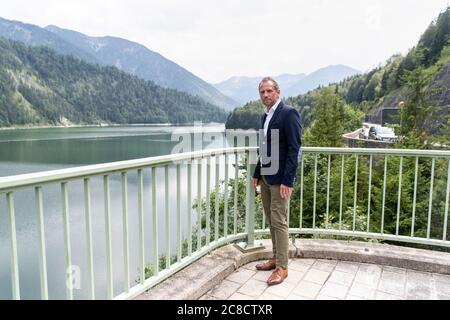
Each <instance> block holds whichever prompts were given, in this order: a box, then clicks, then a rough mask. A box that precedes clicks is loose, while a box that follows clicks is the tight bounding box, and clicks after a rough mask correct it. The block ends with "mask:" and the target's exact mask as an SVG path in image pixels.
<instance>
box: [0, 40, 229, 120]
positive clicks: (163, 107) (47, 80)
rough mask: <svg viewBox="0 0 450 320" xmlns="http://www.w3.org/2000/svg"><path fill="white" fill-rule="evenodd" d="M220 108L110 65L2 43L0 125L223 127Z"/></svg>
mask: <svg viewBox="0 0 450 320" xmlns="http://www.w3.org/2000/svg"><path fill="white" fill-rule="evenodd" d="M225 118H226V113H225V111H224V110H222V109H221V108H218V107H216V106H214V105H212V104H209V103H207V102H205V101H204V100H203V99H200V98H199V97H196V96H191V95H189V94H187V93H184V92H181V91H178V90H174V89H167V88H162V87H160V86H157V85H156V84H154V83H153V82H152V81H147V80H143V79H140V78H138V77H137V76H133V75H130V74H129V73H126V72H123V71H120V70H118V69H117V68H115V67H112V66H106V67H102V66H100V65H98V64H90V63H87V62H85V61H83V60H80V59H77V58H74V57H73V56H70V55H61V54H58V53H57V52H56V51H54V50H53V49H50V48H48V47H44V46H27V45H25V44H24V43H23V42H19V41H13V40H8V39H4V38H0V126H11V125H30V124H39V125H42V124H50V125H55V124H99V123H120V124H130V123H192V122H194V121H205V122H224V121H225Z"/></svg>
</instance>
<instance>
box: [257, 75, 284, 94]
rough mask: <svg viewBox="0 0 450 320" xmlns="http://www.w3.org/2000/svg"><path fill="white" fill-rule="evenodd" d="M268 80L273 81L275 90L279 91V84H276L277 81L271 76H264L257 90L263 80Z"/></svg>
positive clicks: (259, 87)
mask: <svg viewBox="0 0 450 320" xmlns="http://www.w3.org/2000/svg"><path fill="white" fill-rule="evenodd" d="M269 81H271V82H272V83H273V86H274V88H275V89H276V90H277V91H280V86H279V85H278V82H276V81H275V79H274V78H272V77H264V78H263V79H262V80H261V82H260V83H259V85H258V91H259V90H260V89H261V85H262V84H263V82H269Z"/></svg>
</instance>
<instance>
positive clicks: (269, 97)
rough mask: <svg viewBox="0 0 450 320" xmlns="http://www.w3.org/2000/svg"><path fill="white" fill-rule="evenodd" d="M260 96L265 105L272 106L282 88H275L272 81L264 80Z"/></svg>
mask: <svg viewBox="0 0 450 320" xmlns="http://www.w3.org/2000/svg"><path fill="white" fill-rule="evenodd" d="M259 97H260V99H261V102H262V103H263V105H265V106H266V107H267V108H270V107H272V106H273V105H274V104H275V102H277V100H278V98H279V97H280V90H277V89H275V86H274V85H273V83H272V81H264V82H263V83H262V84H261V87H260V88H259Z"/></svg>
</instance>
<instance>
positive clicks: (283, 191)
mask: <svg viewBox="0 0 450 320" xmlns="http://www.w3.org/2000/svg"><path fill="white" fill-rule="evenodd" d="M291 194H292V188H291V187H288V186H285V185H284V184H281V185H280V196H281V198H283V199H289V198H290V197H291Z"/></svg>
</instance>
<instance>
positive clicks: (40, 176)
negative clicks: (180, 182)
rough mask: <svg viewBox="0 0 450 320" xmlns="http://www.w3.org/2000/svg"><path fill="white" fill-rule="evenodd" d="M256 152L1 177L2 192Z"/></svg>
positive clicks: (190, 155)
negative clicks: (187, 161)
mask: <svg viewBox="0 0 450 320" xmlns="http://www.w3.org/2000/svg"><path fill="white" fill-rule="evenodd" d="M257 149H258V148H257V147H239V148H220V149H210V150H201V151H194V152H186V153H177V154H170V155H163V156H157V157H148V158H142V159H134V160H125V161H116V162H108V163H102V164H94V165H88V166H81V167H74V168H66V169H58V170H50V171H43V172H35V173H27V174H20V175H14V176H7V177H0V192H5V191H6V192H7V191H9V190H11V189H15V188H22V187H26V186H30V185H40V184H48V183H52V182H57V181H65V180H73V179H76V178H84V177H90V176H97V175H102V174H110V173H113V172H120V171H126V170H131V169H137V168H144V167H152V166H157V165H165V164H170V163H171V162H180V161H184V160H194V159H201V158H204V157H209V156H214V155H221V154H234V153H243V152H245V151H256V150H257Z"/></svg>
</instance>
